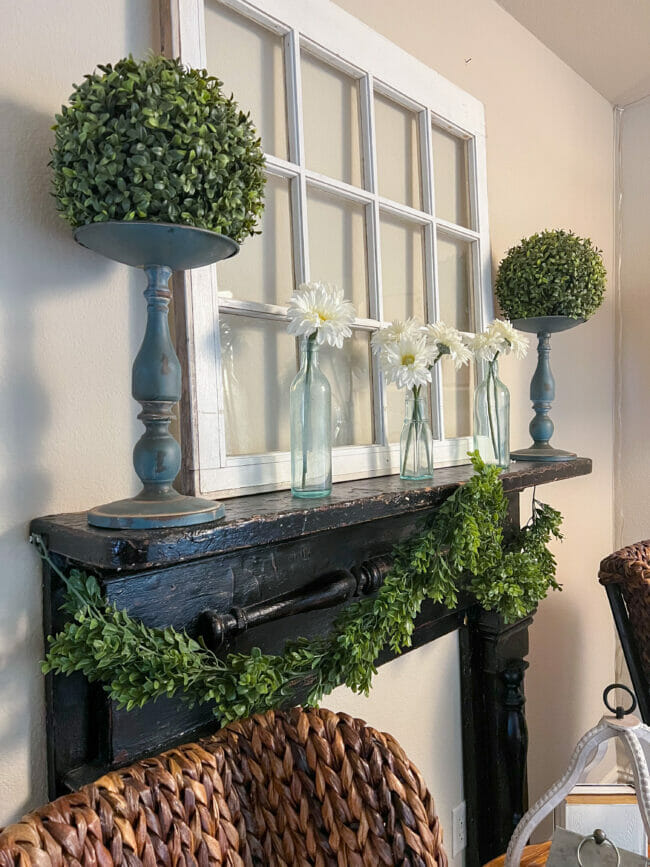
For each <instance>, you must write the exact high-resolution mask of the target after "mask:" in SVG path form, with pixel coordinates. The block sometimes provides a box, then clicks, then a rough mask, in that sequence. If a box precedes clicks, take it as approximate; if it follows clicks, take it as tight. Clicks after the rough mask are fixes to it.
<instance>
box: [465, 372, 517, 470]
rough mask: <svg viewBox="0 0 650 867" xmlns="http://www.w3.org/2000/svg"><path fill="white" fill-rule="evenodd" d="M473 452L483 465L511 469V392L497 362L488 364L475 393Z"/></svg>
mask: <svg viewBox="0 0 650 867" xmlns="http://www.w3.org/2000/svg"><path fill="white" fill-rule="evenodd" d="M474 448H475V449H477V450H478V453H479V454H480V456H481V457H482V458H483V460H484V462H485V463H486V464H489V465H493V466H497V467H502V468H503V469H507V468H508V467H509V466H510V392H509V391H508V388H507V387H506V386H505V385H504V384H503V382H501V380H500V379H499V363H498V362H497V360H496V359H494V360H493V361H488V362H487V364H486V365H485V376H484V377H483V379H482V380H481V381H480V382H479V384H478V385H477V386H476V391H475V392H474Z"/></svg>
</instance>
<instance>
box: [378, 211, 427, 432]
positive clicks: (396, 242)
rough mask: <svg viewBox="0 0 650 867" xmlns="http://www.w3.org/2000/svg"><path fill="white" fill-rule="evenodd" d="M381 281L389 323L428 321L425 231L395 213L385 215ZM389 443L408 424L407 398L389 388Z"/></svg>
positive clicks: (382, 224)
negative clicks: (406, 417)
mask: <svg viewBox="0 0 650 867" xmlns="http://www.w3.org/2000/svg"><path fill="white" fill-rule="evenodd" d="M380 222H381V280H382V299H383V311H382V318H383V319H384V321H385V322H394V321H395V320H396V319H399V320H404V319H408V318H409V317H411V316H412V317H415V318H416V319H418V320H419V321H420V322H424V321H426V315H425V313H426V307H425V284H424V230H423V228H422V226H420V225H418V224H417V223H413V222H411V221H409V220H404V219H402V218H400V217H395V216H393V215H392V214H382V215H381V220H380ZM386 412H387V425H388V427H387V431H388V440H389V442H398V441H399V435H400V431H401V430H402V423H403V421H404V395H403V394H402V393H401V392H398V390H397V389H396V388H395V386H392V385H391V386H388V388H387V389H386Z"/></svg>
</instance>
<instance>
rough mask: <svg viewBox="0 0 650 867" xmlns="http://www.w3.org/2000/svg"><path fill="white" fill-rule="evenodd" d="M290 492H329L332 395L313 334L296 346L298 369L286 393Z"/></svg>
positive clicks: (301, 494) (315, 494)
mask: <svg viewBox="0 0 650 867" xmlns="http://www.w3.org/2000/svg"><path fill="white" fill-rule="evenodd" d="M289 412H290V416H291V493H292V494H293V496H294V497H326V496H327V495H328V494H330V493H331V491H332V395H331V391H330V384H329V382H328V381H327V377H326V376H325V374H324V373H323V371H322V370H321V369H320V365H319V360H318V344H317V343H316V340H315V338H314V336H312V337H308V338H306V339H304V340H303V341H302V343H301V347H300V370H299V371H298V373H297V374H296V377H295V379H294V380H293V382H292V383H291V390H290V393H289Z"/></svg>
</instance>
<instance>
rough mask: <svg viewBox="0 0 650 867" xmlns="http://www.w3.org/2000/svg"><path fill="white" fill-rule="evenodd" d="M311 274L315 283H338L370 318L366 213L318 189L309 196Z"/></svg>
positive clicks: (360, 310) (360, 206) (344, 200)
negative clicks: (317, 281)
mask: <svg viewBox="0 0 650 867" xmlns="http://www.w3.org/2000/svg"><path fill="white" fill-rule="evenodd" d="M307 220H308V228H309V272H310V274H311V279H312V280H319V281H321V282H322V283H335V284H336V285H337V286H339V287H340V288H341V289H343V292H344V294H345V297H346V298H348V299H349V300H350V301H352V303H353V304H354V307H355V309H356V311H357V316H359V317H361V318H367V317H368V260H367V255H366V209H365V206H364V205H359V204H357V203H356V202H351V201H349V200H348V199H342V198H340V197H336V196H331V195H329V193H324V192H322V191H321V190H318V189H316V188H310V189H309V190H308V192H307Z"/></svg>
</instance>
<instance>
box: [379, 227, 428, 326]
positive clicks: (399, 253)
mask: <svg viewBox="0 0 650 867" xmlns="http://www.w3.org/2000/svg"><path fill="white" fill-rule="evenodd" d="M380 241H381V282H382V295H383V313H382V317H383V319H384V321H385V322H392V321H394V320H395V319H407V318H408V317H409V316H414V317H416V319H419V320H421V321H424V318H425V305H424V298H425V289H424V230H423V228H422V226H419V225H417V223H412V222H410V221H407V220H403V219H401V218H400V217H395V216H393V215H392V214H381V216H380Z"/></svg>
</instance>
